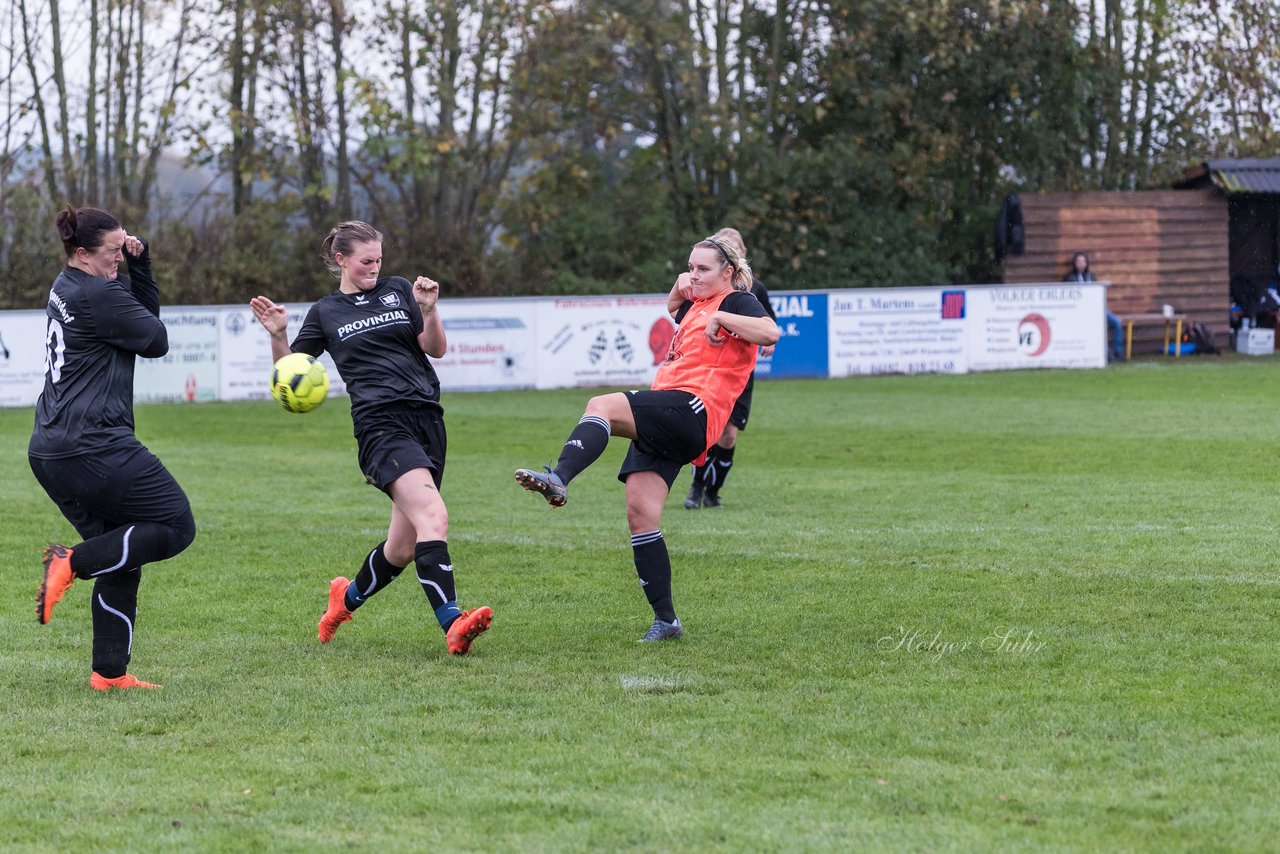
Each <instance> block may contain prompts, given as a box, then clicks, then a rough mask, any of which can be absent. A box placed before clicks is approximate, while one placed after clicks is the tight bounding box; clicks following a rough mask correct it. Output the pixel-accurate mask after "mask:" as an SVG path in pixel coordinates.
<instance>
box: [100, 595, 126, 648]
mask: <svg viewBox="0 0 1280 854" xmlns="http://www.w3.org/2000/svg"><path fill="white" fill-rule="evenodd" d="M98 607H100V608H101V609H102V610H104V611H106V612H107V613H108V614H115V615H116V616H117V617H119V618H120V619H122V620H124V624H125V626H127V627H128V629H129V648H128V650H127V652H128V653H129V654H130V655H132V654H133V621H132V620H130V619H129V618H128V617H126V616H125V615H124V614H122V613H120V612H119V611H117V610H116V609H115V608H112V607H111V606H110V605H108V604H107V603H106V600H105V599H103V598H102V594H101V593H99V594H98Z"/></svg>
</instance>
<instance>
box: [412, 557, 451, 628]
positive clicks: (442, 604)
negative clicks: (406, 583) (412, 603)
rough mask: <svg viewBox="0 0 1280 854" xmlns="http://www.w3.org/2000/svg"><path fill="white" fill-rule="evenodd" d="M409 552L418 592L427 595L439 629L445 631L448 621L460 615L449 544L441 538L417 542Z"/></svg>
mask: <svg viewBox="0 0 1280 854" xmlns="http://www.w3.org/2000/svg"><path fill="white" fill-rule="evenodd" d="M413 554H414V560H413V562H414V565H415V566H416V568H417V570H418V581H419V582H420V583H421V584H422V592H424V593H426V594H427V601H428V602H430V603H431V608H432V610H434V611H435V612H436V620H437V621H438V622H439V623H440V628H442V629H445V630H448V628H449V624H450V623H452V622H453V621H454V620H456V619H457V618H458V617H461V616H462V609H461V608H459V607H458V594H457V592H456V589H455V587H454V583H453V561H452V560H450V558H449V546H448V544H447V543H445V541H444V540H429V541H426V542H421V543H418V544H417V545H416V546H415V547H414V551H413Z"/></svg>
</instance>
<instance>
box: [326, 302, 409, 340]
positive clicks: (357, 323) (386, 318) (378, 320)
mask: <svg viewBox="0 0 1280 854" xmlns="http://www.w3.org/2000/svg"><path fill="white" fill-rule="evenodd" d="M408 322H409V312H407V311H405V310H403V309H398V310H396V311H384V312H383V313H382V314H375V315H374V316H373V317H362V318H360V319H359V320H353V321H351V322H350V323H344V324H343V325H342V326H339V327H338V338H339V339H340V340H343V341H345V340H346V339H347V338H348V337H350V336H352V335H357V334H359V333H361V332H365V331H367V330H369V329H373V328H374V327H377V326H385V325H387V324H389V323H390V324H396V323H408Z"/></svg>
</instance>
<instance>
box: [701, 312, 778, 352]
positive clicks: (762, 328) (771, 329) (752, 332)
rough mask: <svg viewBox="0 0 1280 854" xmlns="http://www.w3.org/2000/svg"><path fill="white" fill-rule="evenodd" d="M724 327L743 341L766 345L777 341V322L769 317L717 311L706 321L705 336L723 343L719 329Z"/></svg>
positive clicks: (712, 340)
mask: <svg viewBox="0 0 1280 854" xmlns="http://www.w3.org/2000/svg"><path fill="white" fill-rule="evenodd" d="M721 329H725V330H727V331H729V332H732V333H733V334H734V335H737V336H738V337H739V338H741V339H742V340H743V341H747V342H750V343H752V344H757V345H759V346H761V347H768V346H771V345H773V344H777V343H778V337H779V330H778V324H776V323H774V322H773V318H771V317H767V316H766V317H747V316H746V315H742V314H733V313H731V312H728V311H717V312H716V313H715V314H713V315H711V320H710V321H708V323H707V330H706V334H707V338H708V339H710V341H711V343H713V344H715V343H723V339H722V338H720V330H721Z"/></svg>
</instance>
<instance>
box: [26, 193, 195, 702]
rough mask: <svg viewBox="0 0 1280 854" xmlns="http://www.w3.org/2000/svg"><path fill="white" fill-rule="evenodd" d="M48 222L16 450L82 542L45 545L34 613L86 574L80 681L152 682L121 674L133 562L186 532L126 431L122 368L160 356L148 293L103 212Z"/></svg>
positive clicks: (174, 549) (176, 543) (162, 554)
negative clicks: (40, 303)
mask: <svg viewBox="0 0 1280 854" xmlns="http://www.w3.org/2000/svg"><path fill="white" fill-rule="evenodd" d="M56 224H57V227H58V237H59V238H61V240H62V248H63V252H64V253H65V254H66V257H67V262H66V266H65V267H63V269H62V272H61V273H60V274H59V275H58V278H56V279H55V280H54V282H53V287H52V288H51V289H50V291H49V307H48V309H47V311H46V312H45V314H46V318H47V320H46V328H45V343H46V346H47V350H46V352H45V376H44V390H43V391H42V392H41V393H40V399H39V400H38V401H37V402H36V419H35V430H34V431H33V432H32V434H31V443H30V445H29V446H28V448H27V457H28V459H29V460H30V463H31V471H32V472H33V473H34V474H35V476H36V480H38V481H39V482H40V485H41V486H42V487H44V491H45V492H47V493H48V494H49V497H50V498H52V499H53V502H54V503H55V504H57V505H58V509H59V510H61V511H62V515H63V516H66V517H67V521H69V522H70V523H71V524H72V525H73V526H75V529H76V531H77V532H78V533H79V534H80V536H81V537H83V538H84V541H83V542H81V543H80V544H79V545H77V546H72V547H67V546H62V545H56V544H51V545H50V546H49V547H48V548H47V549H45V551H44V574H43V576H42V577H41V579H40V587H39V589H38V590H37V591H36V619H37V620H39V621H40V622H41V623H47V622H49V619H50V617H52V616H53V607H54V605H56V604H58V601H59V600H61V599H62V597H63V595H64V594H65V593H66V592H67V590H68V588H70V587H71V584H72V582H74V581H75V580H76V579H77V578H83V579H93V594H92V596H91V598H90V600H89V603H90V604H89V610H90V612H91V615H92V618H93V675H92V676H90V678H89V686H90V687H92V688H94V689H96V690H99V691H107V690H111V689H117V688H159V687H160V686H159V685H155V684H152V683H150V682H143V681H142V680H141V679H138V678H137V677H136V676H134V675H133V674H131V673H129V672H128V667H129V661H130V659H131V657H132V654H133V636H134V631H135V629H136V623H137V616H138V582H139V581H140V580H141V578H142V565H143V564H144V563H156V562H158V561H162V560H167V559H168V558H171V557H173V556H174V555H176V554H178V553H179V552H181V551H182V550H183V549H185V548H186V547H187V546H189V545H191V541H192V540H194V539H195V536H196V523H195V519H194V518H193V517H192V515H191V504H190V503H189V502H188V501H187V496H186V494H185V493H183V491H182V487H180V486H178V482H177V481H176V480H174V479H173V475H171V474H169V472H168V470H167V469H165V467H164V464H163V463H161V462H160V460H158V459H156V457H155V455H154V454H152V453H151V452H150V451H149V450H147V448H146V447H145V446H144V445H143V444H142V443H141V442H139V441H138V437H137V436H135V435H134V432H133V368H134V363H135V362H136V361H137V358H138V357H139V356H142V357H143V358H146V359H158V358H160V357H161V356H163V355H164V354H165V353H167V352H169V334H168V332H167V331H166V330H165V327H164V324H163V323H161V322H160V290H159V288H157V287H156V280H155V279H154V278H152V276H151V252H150V250H149V249H148V247H147V243H146V241H144V240H142V239H141V238H139V237H135V236H133V235H132V234H129V233H128V232H126V231H125V230H124V229H123V228H121V227H120V222H119V221H118V220H117V219H116V218H115V217H114V216H112V215H111V214H110V213H109V212H107V211H104V210H100V209H98V208H75V207H72V206H71V205H68V206H67V207H66V208H65V209H64V210H62V211H60V212H59V213H58V216H57V219H56ZM126 257H127V258H128V262H127V263H128V270H129V273H128V275H127V276H124V277H121V276H120V275H119V273H120V263H121V262H122V261H124V260H125V259H126Z"/></svg>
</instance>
